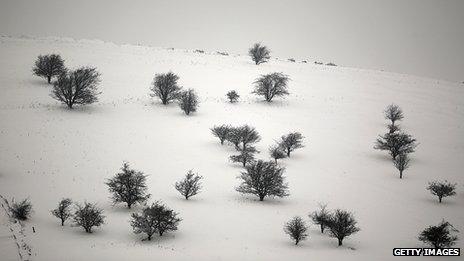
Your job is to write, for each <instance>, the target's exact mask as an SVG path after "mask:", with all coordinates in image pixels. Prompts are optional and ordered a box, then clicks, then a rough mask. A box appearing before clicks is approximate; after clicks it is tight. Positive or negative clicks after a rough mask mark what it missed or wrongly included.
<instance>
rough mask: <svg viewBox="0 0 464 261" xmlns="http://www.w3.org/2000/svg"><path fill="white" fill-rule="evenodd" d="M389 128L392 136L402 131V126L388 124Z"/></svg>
mask: <svg viewBox="0 0 464 261" xmlns="http://www.w3.org/2000/svg"><path fill="white" fill-rule="evenodd" d="M387 128H388V133H390V134H392V133H395V132H399V131H400V130H401V129H400V126H398V125H394V124H392V123H390V124H388V125H387Z"/></svg>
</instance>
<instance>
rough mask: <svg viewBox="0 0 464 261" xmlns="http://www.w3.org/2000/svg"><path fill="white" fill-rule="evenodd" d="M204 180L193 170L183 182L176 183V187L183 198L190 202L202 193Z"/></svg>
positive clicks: (186, 175)
mask: <svg viewBox="0 0 464 261" xmlns="http://www.w3.org/2000/svg"><path fill="white" fill-rule="evenodd" d="M202 179H203V177H202V176H200V175H198V174H197V173H194V172H193V171H192V170H189V171H188V172H187V174H185V177H184V178H183V179H182V180H181V181H178V182H176V184H175V185H174V187H175V188H176V190H177V191H179V193H180V194H181V195H182V196H184V197H185V199H187V200H188V199H189V198H190V197H192V196H195V195H197V194H198V193H200V192H201V187H202V184H201V180H202Z"/></svg>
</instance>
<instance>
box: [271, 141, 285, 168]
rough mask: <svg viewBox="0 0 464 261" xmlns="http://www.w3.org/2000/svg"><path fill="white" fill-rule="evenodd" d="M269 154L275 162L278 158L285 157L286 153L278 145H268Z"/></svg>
mask: <svg viewBox="0 0 464 261" xmlns="http://www.w3.org/2000/svg"><path fill="white" fill-rule="evenodd" d="M269 154H270V155H271V158H273V159H274V161H275V163H276V164H277V160H278V159H283V158H285V157H287V155H286V154H285V152H284V151H283V150H282V148H281V147H280V146H279V145H274V146H271V147H269Z"/></svg>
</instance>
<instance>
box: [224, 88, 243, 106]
mask: <svg viewBox="0 0 464 261" xmlns="http://www.w3.org/2000/svg"><path fill="white" fill-rule="evenodd" d="M226 96H227V99H229V102H230V103H235V102H237V101H238V98H240V95H238V93H237V92H236V91H235V90H232V91H229V92H228V93H227V94H226Z"/></svg>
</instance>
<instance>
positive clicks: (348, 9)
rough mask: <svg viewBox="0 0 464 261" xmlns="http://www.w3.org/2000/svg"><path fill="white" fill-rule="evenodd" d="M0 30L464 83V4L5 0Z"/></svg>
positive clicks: (435, 0)
mask: <svg viewBox="0 0 464 261" xmlns="http://www.w3.org/2000/svg"><path fill="white" fill-rule="evenodd" d="M0 33H2V34H7V35H13V36H19V35H30V36H66V37H73V38H77V39H81V38H86V39H102V40H105V41H112V42H116V43H133V44H139V43H140V44H146V45H152V46H160V47H177V48H189V49H193V48H195V49H197V48H198V49H205V50H208V51H216V50H218V51H228V52H232V53H246V52H247V49H248V47H249V46H250V45H251V44H252V43H254V42H263V43H264V44H266V45H268V46H269V47H270V49H271V51H272V54H273V55H275V56H278V57H281V58H290V57H294V58H296V59H308V60H311V61H312V60H314V59H317V60H321V61H324V62H331V61H332V62H335V63H337V64H340V65H345V66H351V67H360V68H372V69H384V70H388V71H395V72H401V73H410V74H416V75H422V76H428V77H433V78H440V79H447V80H452V81H459V82H461V81H464V50H463V49H464V0H383V1H381V0H319V1H313V0H301V1H300V0H294V1H292V0H281V1H275V0H255V1H254V0H230V1H221V0H195V1H194V0H185V1H180V0H146V1H142V0H140V1H138V0H127V1H123V0H100V1H98V0H93V1H91V0H83V1H82V0H80V1H77V0H75V1H69V0H40V1H39V0H0Z"/></svg>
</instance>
